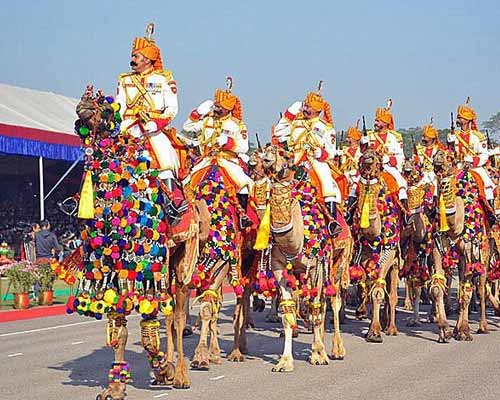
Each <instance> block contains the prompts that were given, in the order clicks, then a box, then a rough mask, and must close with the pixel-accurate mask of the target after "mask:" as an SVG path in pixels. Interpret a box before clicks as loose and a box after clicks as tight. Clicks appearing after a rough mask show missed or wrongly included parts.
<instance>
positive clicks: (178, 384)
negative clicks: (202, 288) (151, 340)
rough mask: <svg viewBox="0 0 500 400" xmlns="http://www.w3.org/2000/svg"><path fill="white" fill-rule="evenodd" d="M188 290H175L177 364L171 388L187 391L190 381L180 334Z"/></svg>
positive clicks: (183, 321)
mask: <svg viewBox="0 0 500 400" xmlns="http://www.w3.org/2000/svg"><path fill="white" fill-rule="evenodd" d="M188 294H189V290H188V288H187V287H186V286H183V287H181V288H178V290H177V299H176V300H177V304H176V305H175V308H174V324H175V331H176V339H177V363H176V365H175V375H174V383H173V386H174V388H176V389H188V388H189V387H190V386H191V380H190V379H189V374H188V371H187V365H186V360H185V359H184V339H183V336H182V332H184V328H185V327H186V308H185V307H184V304H185V303H186V302H187V297H188Z"/></svg>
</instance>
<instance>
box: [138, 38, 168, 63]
mask: <svg viewBox="0 0 500 400" xmlns="http://www.w3.org/2000/svg"><path fill="white" fill-rule="evenodd" d="M134 51H138V52H139V53H140V54H142V55H143V56H144V57H146V58H149V59H150V60H151V61H154V69H155V70H161V71H163V60H162V59H161V52H160V48H159V47H158V46H157V45H156V44H155V41H154V40H153V39H150V38H147V37H136V38H135V39H134V43H133V45H132V53H133V52H134Z"/></svg>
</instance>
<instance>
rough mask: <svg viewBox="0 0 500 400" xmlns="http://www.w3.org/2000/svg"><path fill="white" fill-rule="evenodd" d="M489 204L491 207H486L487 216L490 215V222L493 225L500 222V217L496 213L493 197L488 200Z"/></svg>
mask: <svg viewBox="0 0 500 400" xmlns="http://www.w3.org/2000/svg"><path fill="white" fill-rule="evenodd" d="M488 205H489V207H486V216H487V217H488V223H489V224H490V227H491V226H493V225H495V224H496V223H497V222H498V220H499V217H498V216H497V215H496V213H495V204H494V201H493V199H490V200H488Z"/></svg>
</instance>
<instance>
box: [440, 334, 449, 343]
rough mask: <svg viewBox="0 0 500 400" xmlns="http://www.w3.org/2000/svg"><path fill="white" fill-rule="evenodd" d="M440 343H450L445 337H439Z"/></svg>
mask: <svg viewBox="0 0 500 400" xmlns="http://www.w3.org/2000/svg"><path fill="white" fill-rule="evenodd" d="M438 343H449V340H448V339H446V338H445V337H444V336H439V337H438Z"/></svg>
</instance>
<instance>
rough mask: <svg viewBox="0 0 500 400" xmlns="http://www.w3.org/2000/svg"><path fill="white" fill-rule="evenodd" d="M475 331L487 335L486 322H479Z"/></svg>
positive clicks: (488, 331)
mask: <svg viewBox="0 0 500 400" xmlns="http://www.w3.org/2000/svg"><path fill="white" fill-rule="evenodd" d="M477 333H479V334H482V335H487V334H488V333H490V330H489V328H488V323H487V322H484V321H481V322H479V329H478V330H477Z"/></svg>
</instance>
